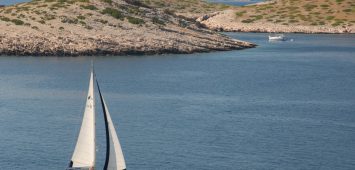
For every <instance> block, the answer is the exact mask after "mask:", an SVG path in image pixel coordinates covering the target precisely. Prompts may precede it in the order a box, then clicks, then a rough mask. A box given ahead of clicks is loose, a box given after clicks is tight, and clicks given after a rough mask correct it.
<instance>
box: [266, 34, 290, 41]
mask: <svg viewBox="0 0 355 170" xmlns="http://www.w3.org/2000/svg"><path fill="white" fill-rule="evenodd" d="M285 40H286V38H285V36H284V35H283V34H270V35H269V41H285Z"/></svg>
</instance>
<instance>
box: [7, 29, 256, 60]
mask: <svg viewBox="0 0 355 170" xmlns="http://www.w3.org/2000/svg"><path fill="white" fill-rule="evenodd" d="M157 33H159V34H160V33H161V34H166V35H167V36H166V37H165V38H164V39H160V38H159V37H158V36H159V35H155V36H156V38H152V37H153V35H152V36H149V37H140V38H132V37H137V36H135V35H134V34H131V35H130V34H129V33H128V35H130V36H129V37H127V36H118V35H96V36H84V35H80V34H71V35H54V34H50V33H44V34H42V35H38V34H37V35H36V34H31V33H23V34H7V33H0V54H2V55H17V56H91V55H132V54H135V55H143V54H164V53H174V54H189V53H195V52H210V51H226V50H236V49H244V48H252V47H254V46H255V45H254V44H251V43H248V42H243V41H238V40H233V39H230V38H229V37H225V36H222V35H217V34H210V33H204V35H203V36H201V35H199V34H197V35H192V37H189V35H181V34H180V33H169V32H167V31H165V32H161V31H158V32H157ZM93 34H94V33H93ZM190 36H191V35H190Z"/></svg>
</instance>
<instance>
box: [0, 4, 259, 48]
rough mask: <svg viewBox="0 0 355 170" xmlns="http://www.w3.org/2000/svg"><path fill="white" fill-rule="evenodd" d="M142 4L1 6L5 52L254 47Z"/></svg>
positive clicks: (0, 42) (0, 36)
mask: <svg viewBox="0 0 355 170" xmlns="http://www.w3.org/2000/svg"><path fill="white" fill-rule="evenodd" d="M254 46H255V45H253V44H251V43H247V42H242V41H237V40H234V39H231V38H229V37H226V36H223V35H221V34H218V33H215V32H213V31H209V30H206V29H203V28H200V27H199V26H198V24H197V25H196V23H195V22H191V21H187V20H185V19H184V18H181V17H178V16H177V15H175V13H174V12H172V11H170V10H167V9H163V8H161V9H160V8H156V7H155V6H150V5H147V4H145V3H142V2H141V1H137V0H33V1H32V2H29V3H22V4H17V5H14V6H8V7H3V8H0V54H6V55H106V54H110V55H119V54H156V53H192V52H207V51H212V50H232V49H243V48H250V47H254Z"/></svg>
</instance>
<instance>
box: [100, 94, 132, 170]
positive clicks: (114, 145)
mask: <svg viewBox="0 0 355 170" xmlns="http://www.w3.org/2000/svg"><path fill="white" fill-rule="evenodd" d="M101 98H102V102H103V105H104V109H105V113H106V118H107V125H108V126H107V127H108V132H109V155H108V156H109V158H108V162H107V161H106V165H105V167H107V170H123V169H126V163H125V160H124V157H123V152H122V148H121V144H120V142H119V140H118V137H117V133H116V130H115V127H114V125H113V122H112V119H111V115H110V113H109V111H108V109H107V105H106V102H105V99H104V98H103V96H101ZM106 159H107V158H106Z"/></svg>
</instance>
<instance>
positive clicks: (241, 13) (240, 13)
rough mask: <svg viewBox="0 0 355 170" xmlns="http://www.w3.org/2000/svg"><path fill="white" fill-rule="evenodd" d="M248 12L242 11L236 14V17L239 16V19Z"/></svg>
mask: <svg viewBox="0 0 355 170" xmlns="http://www.w3.org/2000/svg"><path fill="white" fill-rule="evenodd" d="M246 12H247V11H240V12H236V13H235V15H237V16H238V17H241V16H243V15H244V14H245V13H246Z"/></svg>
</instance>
